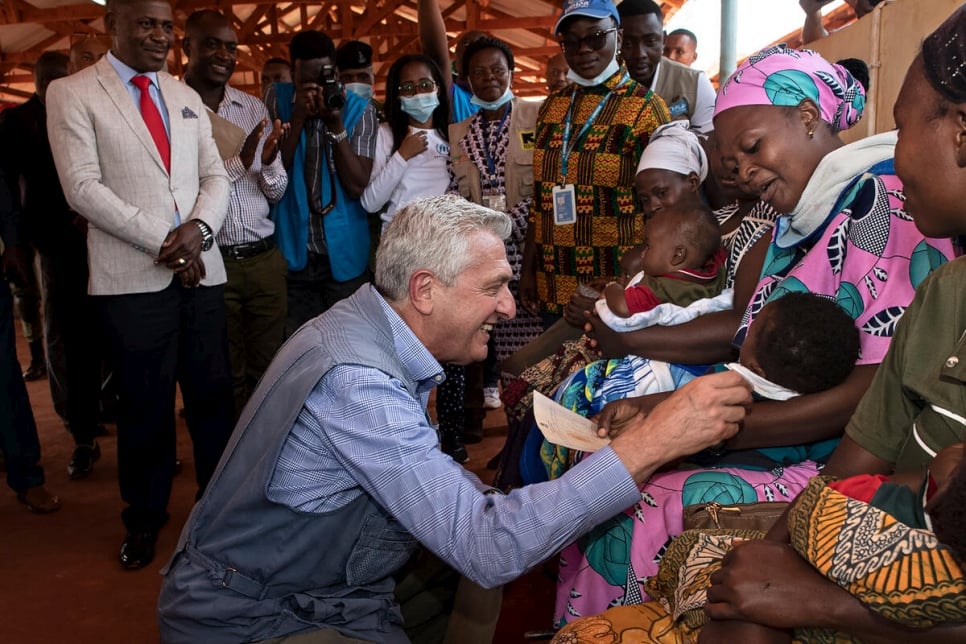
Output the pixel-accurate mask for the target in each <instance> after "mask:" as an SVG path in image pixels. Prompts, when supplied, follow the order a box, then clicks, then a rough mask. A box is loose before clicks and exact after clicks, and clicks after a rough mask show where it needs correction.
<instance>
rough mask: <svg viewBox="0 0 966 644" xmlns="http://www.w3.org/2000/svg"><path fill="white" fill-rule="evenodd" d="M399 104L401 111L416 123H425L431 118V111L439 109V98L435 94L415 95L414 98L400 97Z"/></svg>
mask: <svg viewBox="0 0 966 644" xmlns="http://www.w3.org/2000/svg"><path fill="white" fill-rule="evenodd" d="M399 103H400V105H401V106H402V111H403V112H405V113H406V114H408V115H409V116H410V117H411V118H412V119H413V120H415V121H416V122H417V123H425V122H426V121H428V120H429V119H430V117H432V116H433V111H434V110H435V109H436V108H437V107H439V96H437V95H436V92H428V93H426V94H416V95H415V96H400V97H399Z"/></svg>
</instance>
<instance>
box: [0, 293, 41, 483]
mask: <svg viewBox="0 0 966 644" xmlns="http://www.w3.org/2000/svg"><path fill="white" fill-rule="evenodd" d="M0 451H2V452H3V457H4V460H5V461H6V464H7V485H9V486H10V487H11V488H12V489H13V490H14V491H15V492H23V491H24V490H26V489H27V488H31V487H34V486H37V485H43V483H44V470H43V468H42V467H40V465H39V464H38V462H39V461H40V442H39V440H38V439H37V425H36V424H35V423H34V415H33V412H32V411H31V409H30V399H29V398H27V387H26V386H24V384H23V375H22V372H21V371H20V363H18V362H17V349H16V344H15V338H14V330H13V296H12V295H11V294H10V288H9V287H8V286H7V282H6V281H5V280H3V279H2V278H0Z"/></svg>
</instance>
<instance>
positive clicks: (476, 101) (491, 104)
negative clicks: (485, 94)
mask: <svg viewBox="0 0 966 644" xmlns="http://www.w3.org/2000/svg"><path fill="white" fill-rule="evenodd" d="M512 100H513V92H512V91H510V86H509V85H507V86H506V91H504V92H503V94H502V95H501V96H500V98H498V99H496V100H495V101H484V100H483V99H482V98H480V97H479V96H477V95H476V94H473V97H472V98H471V99H470V103H472V104H473V105H479V106H480V107H482V108H483V109H484V110H498V109H500V108H501V107H503V106H504V105H506V104H507V103H509V102H510V101H512Z"/></svg>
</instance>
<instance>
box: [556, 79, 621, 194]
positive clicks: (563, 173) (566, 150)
mask: <svg viewBox="0 0 966 644" xmlns="http://www.w3.org/2000/svg"><path fill="white" fill-rule="evenodd" d="M628 80H630V75H629V74H628V73H627V71H626V70H625V71H624V75H623V76H621V79H620V82H619V83H617V85H615V86H614V89H612V90H609V91H608V92H607V93H606V94H604V96H603V98H601V99H600V102H599V103H597V107H595V108H594V111H593V112H591V113H590V116H589V117H588V118H587V122H586V123H584V126H583V127H582V128H580V132H579V133H578V134H577V138H576V139H574V144H573V146H571V145H570V129H571V122H572V121H573V116H574V102H575V101H576V99H577V86H576V85H574V88H573V90H571V92H570V107H568V108H567V118H566V120H565V121H564V132H563V145H562V149H561V152H560V184H561V185H563V184H564V182H565V181H566V180H567V165H568V162H569V161H570V153H571V152H573V151H574V150H573V148H574V147H576V145H577V141H579V140H581V139H582V138H584V135H585V134H587V130H589V129H590V128H591V126H592V125H593V124H594V121H596V120H597V117H598V116H600V112H601V110H603V109H604V105H606V104H607V100H608V99H609V98H610V97H611V94H613V93H614V91H615V90H618V89H620V88H621V87H622V86H623V85H624V83H626V82H627V81H628Z"/></svg>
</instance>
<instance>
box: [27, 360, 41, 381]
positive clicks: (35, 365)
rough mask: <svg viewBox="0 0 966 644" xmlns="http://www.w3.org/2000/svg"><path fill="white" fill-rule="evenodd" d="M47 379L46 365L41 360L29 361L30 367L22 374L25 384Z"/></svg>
mask: <svg viewBox="0 0 966 644" xmlns="http://www.w3.org/2000/svg"><path fill="white" fill-rule="evenodd" d="M46 377H47V365H46V364H45V363H44V361H43V360H31V361H30V366H29V367H27V370H26V371H24V372H23V379H24V380H25V381H27V382H33V381H34V380H40V379H42V378H46Z"/></svg>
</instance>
